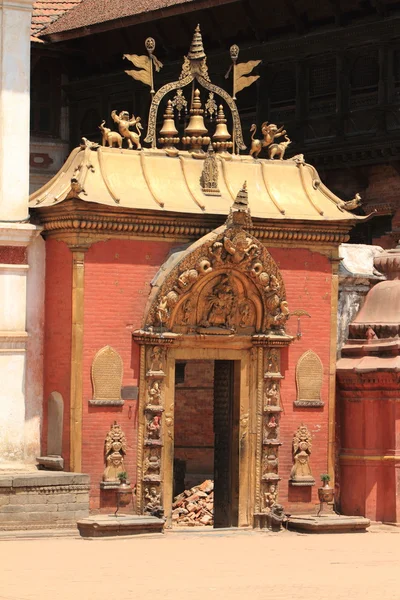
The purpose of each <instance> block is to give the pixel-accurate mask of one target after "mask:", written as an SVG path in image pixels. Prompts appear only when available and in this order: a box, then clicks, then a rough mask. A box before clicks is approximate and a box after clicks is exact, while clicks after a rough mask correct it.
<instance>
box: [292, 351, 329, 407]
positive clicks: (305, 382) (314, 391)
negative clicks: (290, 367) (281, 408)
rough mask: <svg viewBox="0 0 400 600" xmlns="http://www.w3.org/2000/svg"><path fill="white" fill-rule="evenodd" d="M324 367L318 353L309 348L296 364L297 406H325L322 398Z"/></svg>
mask: <svg viewBox="0 0 400 600" xmlns="http://www.w3.org/2000/svg"><path fill="white" fill-rule="evenodd" d="M323 374H324V368H323V366H322V362H321V359H320V357H319V356H318V354H316V353H315V352H313V351H312V350H307V352H304V354H303V355H302V356H301V357H300V358H299V361H298V363H297V365H296V385H297V399H296V400H295V402H294V405H295V406H301V407H303V408H313V407H319V406H324V402H323V401H322V399H321V389H322V379H323Z"/></svg>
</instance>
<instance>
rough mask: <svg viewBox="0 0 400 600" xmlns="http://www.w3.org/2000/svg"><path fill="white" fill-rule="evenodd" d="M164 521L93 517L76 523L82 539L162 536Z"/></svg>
mask: <svg viewBox="0 0 400 600" xmlns="http://www.w3.org/2000/svg"><path fill="white" fill-rule="evenodd" d="M164 523H165V520H164V519H158V518H157V517H152V516H142V515H94V516H92V517H87V518H86V519H80V520H79V521H78V522H77V527H78V530H79V533H80V535H81V536H82V537H84V538H99V537H110V536H112V537H120V536H132V535H143V534H149V533H152V534H163V533H164Z"/></svg>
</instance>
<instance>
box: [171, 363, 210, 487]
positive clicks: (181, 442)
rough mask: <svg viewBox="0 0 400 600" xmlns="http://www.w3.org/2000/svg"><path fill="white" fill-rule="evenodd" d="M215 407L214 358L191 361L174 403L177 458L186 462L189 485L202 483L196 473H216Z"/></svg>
mask: <svg viewBox="0 0 400 600" xmlns="http://www.w3.org/2000/svg"><path fill="white" fill-rule="evenodd" d="M213 407H214V361H213V360H190V361H188V362H187V363H186V367H185V380H184V382H183V383H178V384H177V385H176V386H175V403H174V408H175V420H174V429H175V431H174V441H175V453H174V457H175V458H179V459H181V460H185V461H186V475H187V477H186V482H187V487H191V486H192V485H197V484H198V483H201V482H202V478H201V477H200V479H199V477H196V474H203V475H209V476H212V474H213V472H214V428H213ZM193 475H195V476H194V477H193Z"/></svg>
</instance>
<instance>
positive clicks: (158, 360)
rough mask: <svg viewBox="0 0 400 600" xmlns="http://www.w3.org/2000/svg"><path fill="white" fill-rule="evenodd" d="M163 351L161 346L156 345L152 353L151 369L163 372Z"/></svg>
mask: <svg viewBox="0 0 400 600" xmlns="http://www.w3.org/2000/svg"><path fill="white" fill-rule="evenodd" d="M162 363H163V351H162V349H161V348H160V346H154V347H153V349H152V352H151V355H150V371H152V372H156V373H157V372H162V370H163V364H162Z"/></svg>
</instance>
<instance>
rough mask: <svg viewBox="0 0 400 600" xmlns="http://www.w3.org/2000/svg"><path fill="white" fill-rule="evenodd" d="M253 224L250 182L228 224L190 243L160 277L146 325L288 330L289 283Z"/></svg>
mask: <svg viewBox="0 0 400 600" xmlns="http://www.w3.org/2000/svg"><path fill="white" fill-rule="evenodd" d="M244 226H246V227H251V218H250V214H249V209H248V199H247V190H246V187H245V186H243V188H242V189H241V190H240V192H239V193H238V195H237V198H236V200H235V202H234V204H233V206H232V209H231V212H230V214H229V216H228V219H227V221H226V224H225V225H224V226H222V227H220V228H219V229H217V230H215V231H214V232H212V233H211V234H209V235H207V236H205V237H204V238H202V239H201V240H199V241H198V242H195V243H194V244H193V245H192V246H190V247H189V248H188V249H187V250H186V252H185V253H184V254H183V256H181V255H180V256H179V257H178V260H177V264H176V265H175V266H174V267H173V268H172V269H171V270H170V272H169V273H168V274H167V275H166V276H164V277H165V279H162V277H163V276H162V275H161V276H160V278H161V282H160V280H159V279H158V281H157V282H156V286H155V287H154V290H153V294H152V295H151V296H150V306H149V308H148V312H147V321H146V324H145V327H146V328H153V329H154V328H156V330H157V331H159V330H164V331H171V332H175V333H193V332H196V331H197V332H200V333H205V334H210V333H214V334H219V335H223V334H230V333H235V332H236V333H239V334H242V335H249V334H250V335H251V334H254V333H268V332H271V333H275V334H284V332H285V323H286V320H287V319H288V316H289V309H288V304H287V302H286V296H285V287H284V283H283V280H282V276H281V274H280V272H279V269H278V267H277V265H276V263H275V261H274V260H273V259H272V257H271V255H270V254H269V252H268V251H267V249H266V248H265V247H264V246H263V245H262V244H261V243H260V242H259V241H258V240H257V239H256V238H254V237H253V236H252V235H250V234H249V233H248V232H247V231H246V230H245V229H244Z"/></svg>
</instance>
